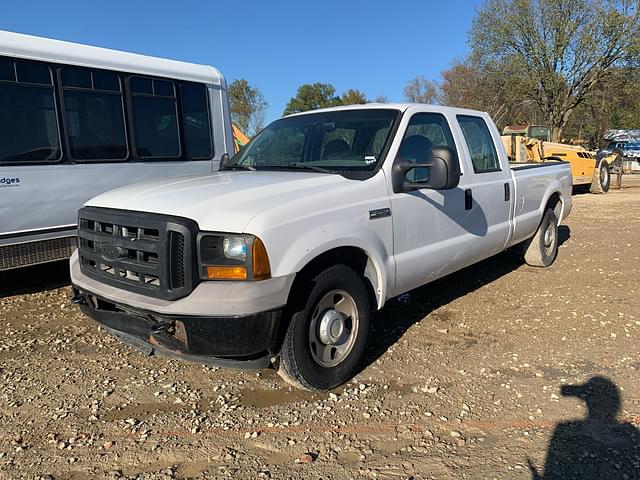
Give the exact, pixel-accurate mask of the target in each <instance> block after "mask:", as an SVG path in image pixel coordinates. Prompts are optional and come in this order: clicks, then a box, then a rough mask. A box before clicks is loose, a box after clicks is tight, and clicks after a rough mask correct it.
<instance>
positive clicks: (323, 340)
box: [309, 290, 360, 368]
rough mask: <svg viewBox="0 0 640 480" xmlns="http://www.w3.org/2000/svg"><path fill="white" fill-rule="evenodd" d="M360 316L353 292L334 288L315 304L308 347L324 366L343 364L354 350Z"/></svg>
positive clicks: (317, 360)
mask: <svg viewBox="0 0 640 480" xmlns="http://www.w3.org/2000/svg"><path fill="white" fill-rule="evenodd" d="M359 324H360V317H359V315H358V307H357V306H356V302H355V300H354V299H353V297H352V296H351V295H349V294H348V293H347V292H345V291H344V290H331V291H330V292H328V293H326V294H325V295H324V296H323V297H322V298H321V299H320V300H319V301H318V303H317V304H316V307H315V309H314V310H313V313H312V314H311V323H310V325H309V350H310V351H311V356H312V357H313V360H314V361H315V362H316V363H317V364H318V365H320V366H322V367H327V368H330V367H335V366H336V365H339V364H341V363H342V362H343V361H344V360H345V359H346V358H347V357H348V356H349V354H350V353H351V350H353V345H354V344H355V342H356V337H357V335H358V327H359Z"/></svg>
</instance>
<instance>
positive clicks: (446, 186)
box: [392, 147, 460, 193]
mask: <svg viewBox="0 0 640 480" xmlns="http://www.w3.org/2000/svg"><path fill="white" fill-rule="evenodd" d="M416 170H417V171H419V172H420V174H419V177H424V180H421V181H416V180H415V178H412V179H409V178H408V175H407V174H408V173H410V172H414V173H417V172H416ZM415 176H416V175H414V177H415ZM459 182H460V162H459V161H458V155H457V154H456V152H455V150H453V149H451V148H449V147H433V148H431V150H430V153H429V158H428V159H427V161H426V162H425V163H414V162H411V161H410V160H405V159H402V158H400V157H398V158H396V161H395V162H394V164H393V168H392V183H393V191H394V192H395V193H402V192H410V191H412V190H418V189H421V188H429V189H432V190H450V189H452V188H456V187H457V186H458V183H459Z"/></svg>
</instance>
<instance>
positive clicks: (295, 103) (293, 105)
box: [284, 82, 342, 115]
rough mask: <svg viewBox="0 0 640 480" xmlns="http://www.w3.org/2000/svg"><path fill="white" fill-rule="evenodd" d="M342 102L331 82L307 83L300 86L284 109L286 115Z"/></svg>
mask: <svg viewBox="0 0 640 480" xmlns="http://www.w3.org/2000/svg"><path fill="white" fill-rule="evenodd" d="M341 103H342V101H341V100H340V97H338V96H337V95H336V89H335V87H334V86H333V85H331V84H330V83H319V82H316V83H313V84H310V83H306V84H304V85H301V86H300V87H298V91H297V93H296V96H295V97H293V98H291V100H289V103H287V106H286V107H285V109H284V115H289V114H291V113H298V112H306V111H307V110H315V109H318V108H326V107H335V106H337V105H340V104H341Z"/></svg>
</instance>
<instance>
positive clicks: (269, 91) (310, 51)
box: [0, 0, 480, 121]
mask: <svg viewBox="0 0 640 480" xmlns="http://www.w3.org/2000/svg"><path fill="white" fill-rule="evenodd" d="M479 3H480V0H448V1H446V2H436V1H435V0H422V1H419V0H413V1H404V0H396V1H389V0H384V1H383V0H369V1H363V0H355V1H347V0H342V1H339V0H323V1H314V2H305V1H303V0H298V1H297V2H296V1H284V0H282V1H278V0H271V1H261V2H259V1H246V2H237V1H235V2H234V1H231V2H230V1H225V2H216V1H200V2H197V1H193V0H180V1H177V2H169V1H164V0H157V1H154V2H143V1H136V0H128V1H120V0H112V1H110V2H92V1H90V0H82V1H78V0H65V1H60V2H56V1H52V0H47V1H33V0H21V1H20V2H10V3H8V4H6V5H3V9H2V16H0V29H3V30H10V31H15V32H20V33H27V34H32V35H40V36H44V37H50V38H57V39H61V40H68V41H73V42H79V43H86V44H90V45H97V46H101V47H107V48H114V49H117V50H127V51H132V52H137V53H143V54H148V55H154V56H160V57H166V58H174V59H179V60H185V61H190V62H196V63H204V64H209V65H214V66H215V67H217V68H218V69H220V70H221V71H222V73H223V74H224V75H225V77H226V78H227V79H228V80H229V81H231V80H233V79H235V78H246V79H247V80H248V81H249V82H250V83H251V84H252V85H255V86H256V87H258V88H259V89H260V90H261V91H262V92H263V94H264V95H265V97H266V99H267V101H268V102H269V109H268V114H267V120H269V121H270V120H273V119H275V118H277V117H278V116H280V114H281V113H282V110H283V109H284V106H285V104H286V103H287V101H288V100H289V99H290V98H291V97H292V96H293V95H295V92H296V89H297V88H298V86H300V85H302V84H303V83H313V82H323V83H331V84H333V85H334V86H335V87H336V90H337V91H338V93H342V92H343V91H344V90H346V89H348V88H358V89H360V90H362V91H364V92H365V93H366V94H367V95H368V96H369V97H370V98H375V97H376V96H378V95H381V94H384V95H386V96H387V97H388V98H389V100H390V101H402V100H403V92H402V91H403V88H404V86H405V85H406V83H407V82H408V81H409V80H410V79H412V78H414V77H415V76H417V75H423V76H425V77H426V78H429V79H432V80H437V79H439V77H440V72H441V71H442V70H444V69H446V68H447V67H448V66H449V65H450V63H451V61H452V60H454V59H456V58H462V57H464V56H465V54H466V53H467V51H468V46H467V31H468V29H469V27H470V25H471V20H472V18H473V15H474V13H475V7H476V6H477V5H478V4H479Z"/></svg>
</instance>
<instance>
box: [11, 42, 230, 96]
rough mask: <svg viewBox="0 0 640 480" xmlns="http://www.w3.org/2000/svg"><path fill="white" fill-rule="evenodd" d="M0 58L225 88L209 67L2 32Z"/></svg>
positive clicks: (216, 73) (214, 70) (215, 72)
mask: <svg viewBox="0 0 640 480" xmlns="http://www.w3.org/2000/svg"><path fill="white" fill-rule="evenodd" d="M0 55H7V56H11V57H17V58H24V59H30V60H40V61H45V62H54V63H63V64H67V65H77V66H82V67H93V68H104V69H107V70H118V71H123V72H129V73H139V74H144V75H153V76H158V77H168V78H175V79H180V80H187V81H192V82H202V83H206V84H210V85H218V86H221V87H223V88H224V87H225V83H224V77H223V76H222V74H221V73H220V72H219V71H218V70H217V69H215V68H213V67H211V66H208V65H199V64H194V63H187V62H181V61H178V60H168V59H164V58H158V57H150V56H147V55H140V54H137V53H129V52H122V51H118V50H110V49H108V48H100V47H93V46H90V45H82V44H79V43H72V42H65V41H62V40H52V39H49V38H43V37H36V36H32V35H24V34H21V33H13V32H7V31H3V30H0Z"/></svg>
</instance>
